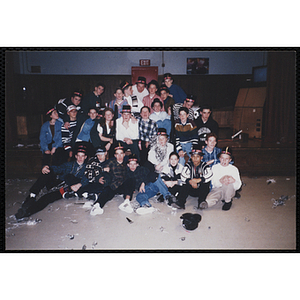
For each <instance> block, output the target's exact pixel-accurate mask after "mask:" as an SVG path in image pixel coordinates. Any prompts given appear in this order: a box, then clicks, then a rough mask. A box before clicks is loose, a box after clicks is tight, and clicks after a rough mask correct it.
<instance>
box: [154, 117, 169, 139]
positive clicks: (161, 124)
mask: <svg viewBox="0 0 300 300" xmlns="http://www.w3.org/2000/svg"><path fill="white" fill-rule="evenodd" d="M156 124H157V127H158V128H165V129H166V130H167V134H168V135H169V136H170V132H171V128H172V123H171V120H168V119H164V120H163V121H161V120H158V121H157V122H156Z"/></svg>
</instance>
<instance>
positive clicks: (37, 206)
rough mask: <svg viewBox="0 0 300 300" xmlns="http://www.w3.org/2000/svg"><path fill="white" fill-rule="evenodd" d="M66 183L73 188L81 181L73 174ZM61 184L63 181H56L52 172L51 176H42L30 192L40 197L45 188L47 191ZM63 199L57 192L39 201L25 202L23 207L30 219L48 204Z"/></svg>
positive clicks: (46, 195) (50, 193)
mask: <svg viewBox="0 0 300 300" xmlns="http://www.w3.org/2000/svg"><path fill="white" fill-rule="evenodd" d="M65 181H66V184H68V186H71V185H73V184H76V183H79V182H80V181H81V179H80V178H77V177H75V176H74V175H72V174H68V175H67V176H66V178H65ZM61 182H62V181H61V180H60V179H56V175H55V174H54V172H52V171H50V173H49V174H42V175H41V176H40V177H39V178H38V179H37V181H36V182H35V183H34V184H33V186H32V187H31V188H30V190H29V191H30V192H31V193H34V194H36V195H38V194H39V192H40V191H41V190H42V189H43V188H44V187H46V188H47V190H50V189H51V188H53V187H54V186H57V185H59V184H60V183H61ZM61 198H62V194H61V192H60V191H59V190H56V191H53V192H49V193H47V194H45V195H43V196H42V197H41V198H40V199H39V200H38V201H30V199H29V201H28V200H27V201H25V202H24V203H23V204H22V207H23V208H26V212H27V214H26V216H28V217H29V216H31V215H33V214H35V213H37V212H38V211H41V210H43V209H44V208H45V207H46V206H47V205H48V204H50V203H53V202H55V201H57V200H59V199H61Z"/></svg>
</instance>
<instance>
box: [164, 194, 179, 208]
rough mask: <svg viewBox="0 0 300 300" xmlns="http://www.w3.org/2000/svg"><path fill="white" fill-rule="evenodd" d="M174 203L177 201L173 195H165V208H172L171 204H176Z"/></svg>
mask: <svg viewBox="0 0 300 300" xmlns="http://www.w3.org/2000/svg"><path fill="white" fill-rule="evenodd" d="M176 201H177V199H176V197H175V196H173V195H167V196H166V203H167V206H168V207H172V206H171V205H172V203H174V202H176Z"/></svg>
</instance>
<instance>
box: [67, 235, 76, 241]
mask: <svg viewBox="0 0 300 300" xmlns="http://www.w3.org/2000/svg"><path fill="white" fill-rule="evenodd" d="M66 237H67V238H69V239H70V240H74V234H67V235H66Z"/></svg>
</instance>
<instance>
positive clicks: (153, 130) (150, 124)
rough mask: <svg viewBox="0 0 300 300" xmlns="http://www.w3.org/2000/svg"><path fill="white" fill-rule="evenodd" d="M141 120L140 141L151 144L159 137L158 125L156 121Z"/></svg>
mask: <svg viewBox="0 0 300 300" xmlns="http://www.w3.org/2000/svg"><path fill="white" fill-rule="evenodd" d="M138 119H139V139H140V140H141V141H144V142H150V141H151V140H152V139H153V138H154V137H155V136H156V135H157V124H156V122H155V121H153V120H151V119H148V121H145V120H143V119H142V118H138Z"/></svg>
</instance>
